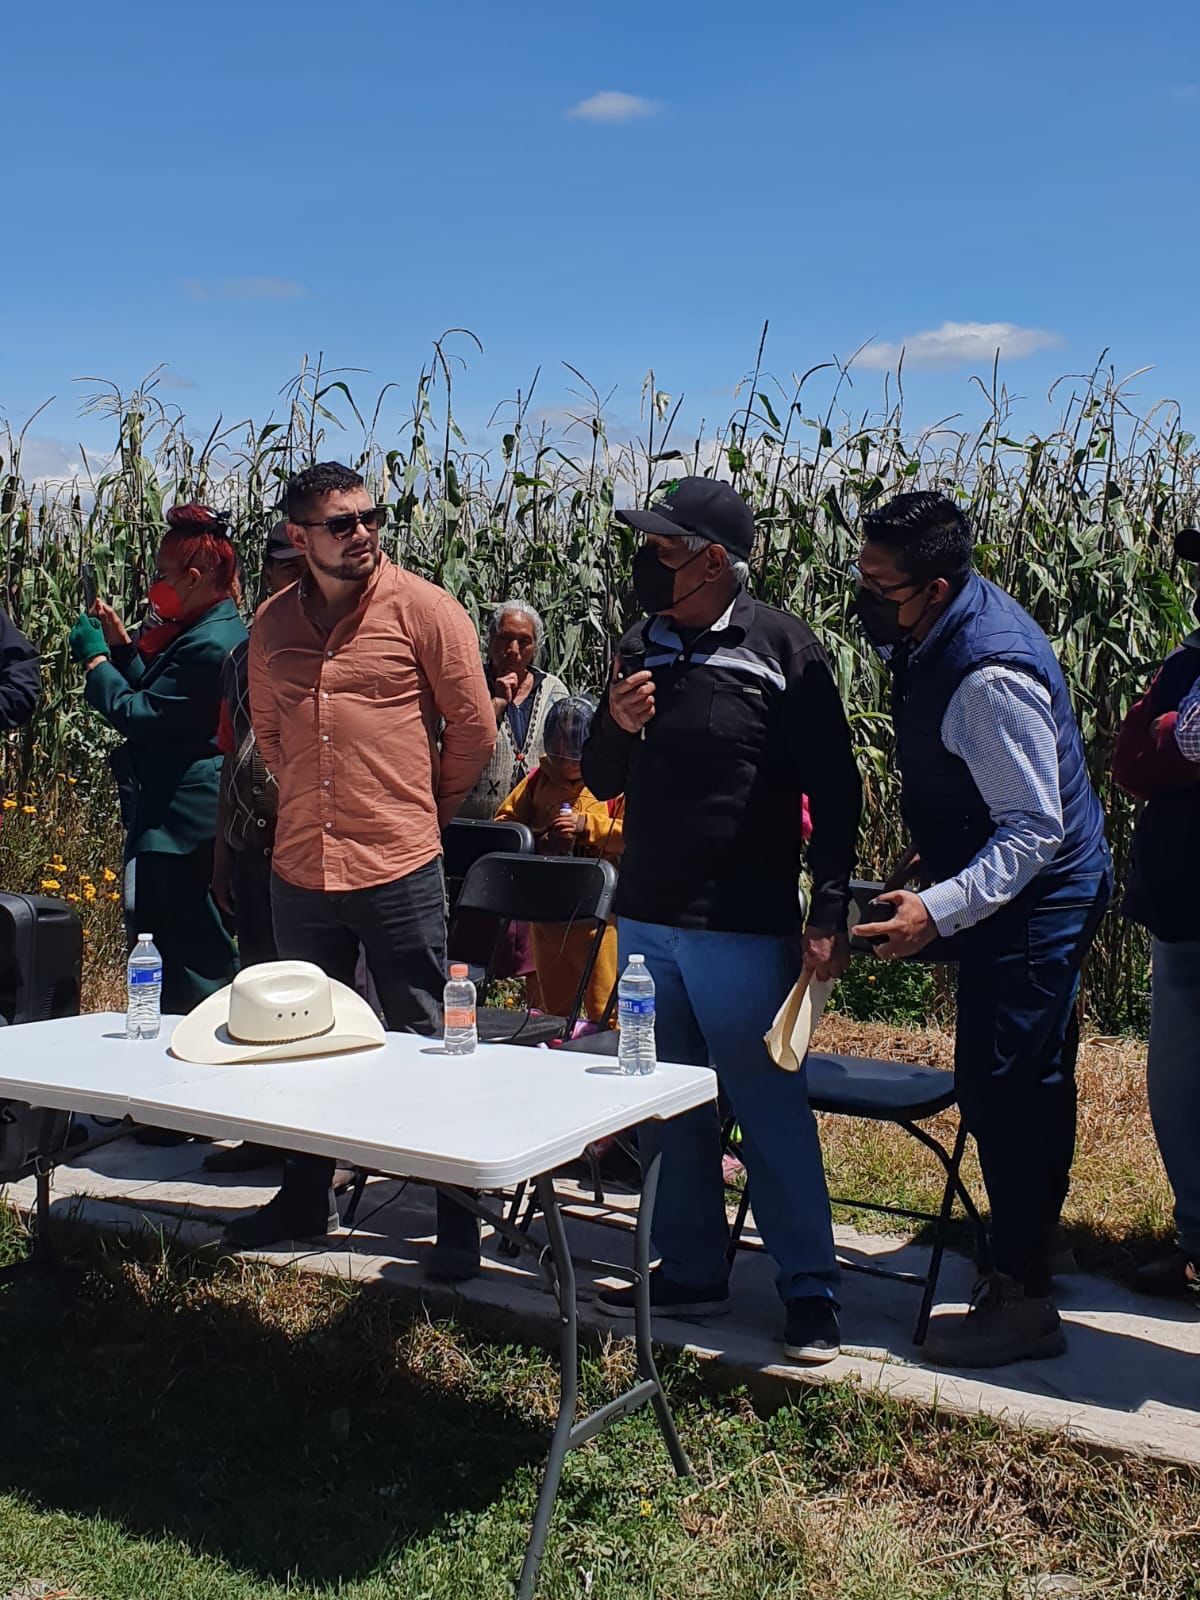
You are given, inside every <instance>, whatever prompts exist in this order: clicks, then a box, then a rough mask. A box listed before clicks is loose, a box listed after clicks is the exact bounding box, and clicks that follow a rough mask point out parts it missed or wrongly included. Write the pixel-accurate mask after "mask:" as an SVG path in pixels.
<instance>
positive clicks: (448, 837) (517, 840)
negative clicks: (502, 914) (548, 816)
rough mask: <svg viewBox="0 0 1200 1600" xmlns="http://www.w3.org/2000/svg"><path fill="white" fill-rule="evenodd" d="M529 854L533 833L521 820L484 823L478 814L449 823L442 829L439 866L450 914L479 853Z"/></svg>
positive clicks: (452, 912) (483, 854)
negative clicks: (444, 881)
mask: <svg viewBox="0 0 1200 1600" xmlns="http://www.w3.org/2000/svg"><path fill="white" fill-rule="evenodd" d="M532 854H533V834H532V833H530V831H529V829H528V828H527V827H526V826H525V824H524V823H523V822H487V821H485V820H484V819H483V818H481V817H456V818H455V819H454V821H453V822H448V823H447V824H446V826H445V827H444V828H443V829H442V865H443V867H444V868H445V873H446V893H447V896H448V898H449V901H450V914H451V916H453V915H454V911H455V908H456V906H457V905H458V896H459V893H460V892H461V890H462V886H463V881H464V879H465V878H466V876H467V873H468V872H470V870H471V868H472V867H473V866H474V865H475V863H476V862H477V861H478V860H479V859H480V858H481V857H482V856H492V855H511V856H531V855H532Z"/></svg>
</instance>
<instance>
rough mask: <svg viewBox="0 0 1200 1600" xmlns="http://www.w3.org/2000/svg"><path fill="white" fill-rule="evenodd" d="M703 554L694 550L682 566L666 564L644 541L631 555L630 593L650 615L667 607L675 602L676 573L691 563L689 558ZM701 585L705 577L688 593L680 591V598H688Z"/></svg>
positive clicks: (702, 585)
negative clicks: (631, 589) (631, 581)
mask: <svg viewBox="0 0 1200 1600" xmlns="http://www.w3.org/2000/svg"><path fill="white" fill-rule="evenodd" d="M703 554H704V551H703V550H697V551H696V553H695V554H694V555H693V556H692V557H691V558H690V559H689V560H687V561H685V562H684V563H683V566H679V567H668V566H667V565H666V564H665V563H664V562H662V561H660V560H659V558H658V555H657V553H656V552H655V550H654V549H653V547H652V546H651V545H648V544H644V545H643V546H642V548H641V549H640V550H639V551H638V553H637V554H636V555H635V556H634V558H633V594H634V598H635V599H636V600H637V603H638V605H640V606H641V608H642V610H643V611H645V612H646V613H648V615H650V616H652V617H653V616H658V615H659V613H660V612H663V611H670V609H671V608H672V606H674V605H676V604H678V601H677V600H676V596H675V574H676V573H677V572H682V571H683V569H684V567H690V566H691V564H692V562H693V561H698V560H699V558H700V557H701V556H702V555H703ZM703 587H704V580H703V579H701V580H700V582H699V583H698V584H696V586H695V588H693V589H689V590H688V592H687V594H681V595H680V596H679V601H682V600H686V599H688V597H689V596H690V595H694V594H695V593H696V592H697V590H700V589H703Z"/></svg>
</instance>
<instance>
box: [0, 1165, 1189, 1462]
mask: <svg viewBox="0 0 1200 1600" xmlns="http://www.w3.org/2000/svg"><path fill="white" fill-rule="evenodd" d="M209 1148H211V1147H209V1146H196V1145H191V1144H187V1145H180V1146H177V1147H175V1148H174V1149H165V1150H164V1149H155V1148H152V1147H149V1146H142V1145H137V1144H134V1143H133V1142H132V1141H131V1140H128V1139H122V1140H120V1141H118V1142H116V1143H114V1144H111V1145H109V1146H107V1147H105V1148H104V1149H101V1150H98V1151H95V1152H93V1153H92V1154H91V1155H90V1156H89V1157H88V1158H86V1160H85V1161H84V1162H82V1163H78V1164H75V1165H73V1166H70V1167H65V1168H62V1169H60V1170H59V1172H58V1173H57V1174H56V1175H55V1184H54V1206H53V1214H54V1215H55V1216H61V1217H66V1216H68V1215H76V1216H78V1217H79V1218H81V1219H82V1220H85V1221H88V1222H91V1223H93V1224H95V1225H96V1226H100V1227H104V1228H107V1229H123V1228H131V1227H141V1228H145V1227H149V1228H151V1229H154V1230H155V1231H161V1232H163V1233H164V1234H165V1235H166V1236H167V1237H168V1238H178V1239H179V1240H180V1242H182V1243H185V1244H188V1245H192V1246H199V1245H203V1244H206V1243H210V1242H212V1241H214V1240H215V1239H216V1238H217V1237H218V1236H219V1233H220V1230H221V1228H222V1227H223V1226H224V1224H225V1223H226V1222H227V1221H229V1220H231V1219H232V1218H233V1217H235V1216H237V1215H238V1214H239V1213H241V1212H243V1211H244V1210H245V1209H247V1208H249V1207H253V1206H257V1205H260V1204H261V1203H262V1202H263V1201H264V1200H265V1199H266V1198H267V1197H268V1196H269V1195H270V1194H271V1192H272V1191H273V1189H274V1187H275V1182H274V1181H269V1180H273V1179H277V1174H274V1173H254V1174H252V1175H250V1176H251V1177H252V1178H253V1180H254V1181H253V1182H248V1181H247V1180H246V1179H230V1178H217V1177H210V1176H209V1175H208V1174H206V1173H204V1172H203V1171H202V1169H201V1167H200V1161H201V1159H202V1157H203V1155H204V1154H205V1152H206V1150H207V1149H209ZM563 1194H564V1196H572V1197H575V1201H576V1203H574V1204H572V1206H571V1209H570V1212H569V1220H568V1229H569V1232H570V1234H571V1238H572V1242H573V1244H574V1246H575V1247H576V1248H577V1250H578V1252H579V1254H580V1255H581V1256H587V1257H591V1258H593V1259H595V1260H600V1261H613V1262H629V1261H630V1260H631V1257H632V1249H631V1244H632V1241H631V1240H630V1238H629V1230H630V1228H631V1226H632V1213H633V1206H634V1202H633V1200H632V1199H631V1198H629V1197H625V1196H618V1197H616V1198H615V1199H614V1200H613V1201H612V1203H611V1204H610V1205H609V1206H608V1207H607V1208H606V1209H605V1211H604V1212H598V1211H597V1209H596V1208H595V1207H594V1206H592V1205H591V1204H590V1203H588V1202H587V1200H586V1197H585V1195H584V1193H583V1191H581V1190H579V1189H577V1188H575V1187H574V1186H572V1185H570V1184H564V1186H563ZM9 1198H10V1200H12V1201H14V1202H15V1203H16V1204H18V1205H19V1206H21V1207H22V1208H28V1207H29V1206H31V1205H32V1203H33V1183H32V1180H30V1181H29V1182H27V1183H24V1184H20V1185H15V1186H13V1188H11V1189H10V1190H9ZM432 1230H433V1197H432V1193H431V1192H430V1191H429V1190H428V1189H425V1188H423V1187H421V1186H420V1185H417V1184H402V1183H397V1182H392V1181H390V1180H385V1179H375V1180H373V1181H372V1182H371V1183H370V1184H369V1185H368V1188H367V1192H366V1195H365V1197H364V1200H363V1204H362V1207H361V1210H360V1215H359V1225H358V1227H357V1228H356V1230H355V1231H354V1233H353V1235H352V1236H349V1237H346V1236H343V1238H342V1239H341V1240H331V1241H330V1244H331V1246H334V1248H327V1249H324V1250H320V1251H309V1252H307V1253H305V1254H302V1255H290V1254H288V1255H285V1254H271V1255H268V1256H266V1257H265V1259H268V1260H270V1261H273V1262H277V1263H279V1264H289V1263H294V1264H295V1265H296V1266H297V1267H298V1268H299V1269H300V1270H303V1271H314V1272H321V1273H337V1274H341V1275H342V1276H344V1277H347V1278H351V1279H353V1280H354V1281H355V1282H358V1283H377V1284H380V1285H382V1286H383V1287H385V1288H387V1289H390V1290H395V1291H397V1292H401V1293H407V1294H410V1295H412V1296H417V1295H419V1296H421V1297H422V1298H423V1299H424V1300H425V1301H426V1302H427V1303H428V1304H429V1305H430V1306H431V1307H432V1308H434V1309H437V1310H443V1309H445V1308H446V1307H447V1306H448V1305H450V1304H452V1303H453V1302H454V1301H455V1300H457V1299H458V1296H457V1295H455V1294H454V1293H452V1292H450V1291H447V1290H445V1289H440V1290H439V1289H435V1288H434V1287H433V1286H430V1285H427V1284H426V1283H425V1282H424V1278H423V1275H422V1266H421V1263H422V1261H423V1260H424V1258H425V1256H426V1254H427V1252H428V1249H429V1245H430V1240H431V1235H432ZM837 1234H838V1247H839V1250H840V1251H841V1253H842V1254H843V1255H844V1256H845V1257H846V1258H847V1259H850V1260H856V1259H857V1260H873V1261H876V1262H880V1263H882V1264H886V1265H887V1266H889V1267H892V1268H899V1269H903V1270H909V1271H914V1270H915V1271H922V1270H923V1268H924V1264H925V1262H926V1260H927V1258H928V1252H927V1250H925V1249H924V1248H923V1247H920V1246H916V1245H906V1244H903V1243H901V1242H900V1241H899V1240H897V1239H895V1238H884V1237H877V1236H873V1235H868V1234H861V1233H857V1232H856V1231H854V1230H853V1229H850V1228H839V1229H838V1230H837ZM749 1237H750V1238H753V1229H752V1228H751V1229H750V1230H749ZM484 1253H485V1258H486V1265H485V1269H484V1271H483V1273H482V1274H481V1276H480V1277H479V1278H478V1279H476V1280H474V1281H472V1282H471V1283H468V1284H465V1285H463V1286H462V1295H461V1298H462V1300H463V1301H464V1302H466V1303H467V1304H468V1305H470V1306H474V1307H478V1308H480V1309H485V1310H488V1311H490V1312H492V1313H498V1314H502V1316H503V1317H504V1319H505V1320H506V1321H508V1322H510V1323H511V1325H512V1328H513V1331H514V1332H515V1333H517V1334H520V1333H521V1332H525V1333H528V1334H531V1335H534V1336H539V1337H543V1338H544V1337H546V1335H547V1334H550V1335H551V1336H552V1337H556V1332H555V1330H556V1327H557V1324H556V1318H555V1312H554V1307H553V1302H552V1301H551V1299H550V1297H549V1295H548V1294H547V1293H546V1291H545V1289H544V1288H543V1286H542V1283H541V1279H540V1278H539V1277H538V1276H537V1274H536V1272H535V1271H533V1270H532V1264H531V1261H530V1259H529V1258H528V1257H526V1258H523V1259H522V1260H521V1261H519V1262H511V1261H508V1260H506V1259H503V1258H499V1257H498V1256H497V1253H496V1250H495V1246H494V1241H493V1242H489V1243H488V1244H485V1250H484ZM972 1277H973V1271H972V1267H971V1264H970V1263H969V1262H968V1261H966V1260H965V1259H963V1258H962V1257H961V1256H957V1255H954V1254H951V1253H948V1254H947V1256H946V1258H945V1262H944V1265H943V1268H942V1278H941V1284H940V1287H939V1300H940V1303H941V1304H942V1305H949V1306H961V1305H962V1303H963V1301H964V1300H965V1298H966V1296H967V1294H968V1293H969V1291H970V1287H971V1282H972ZM605 1281H607V1280H606V1279H605V1277H604V1276H603V1274H597V1273H594V1272H591V1271H589V1270H587V1269H581V1271H580V1279H579V1291H580V1301H581V1318H582V1320H583V1321H584V1322H585V1323H587V1324H588V1325H589V1326H592V1327H594V1328H597V1329H600V1330H603V1331H605V1332H615V1333H618V1334H620V1333H621V1332H623V1330H624V1325H623V1324H622V1323H619V1322H617V1323H614V1322H613V1321H612V1320H611V1319H610V1318H608V1317H606V1316H605V1315H604V1314H603V1313H602V1312H601V1311H599V1309H598V1308H597V1307H596V1305H595V1303H594V1302H595V1295H596V1290H597V1287H598V1286H599V1285H601V1284H603V1283H604V1282H605ZM733 1289H734V1296H733V1311H732V1314H731V1315H729V1316H726V1317H720V1318H715V1319H712V1320H711V1321H708V1322H704V1323H700V1322H688V1321H682V1320H673V1319H665V1318H664V1319H659V1320H658V1321H657V1322H656V1333H657V1335H658V1337H659V1338H661V1340H662V1342H663V1344H664V1345H671V1346H678V1347H680V1348H686V1349H689V1350H692V1351H695V1352H696V1353H697V1354H698V1355H700V1356H701V1357H702V1358H707V1359H711V1360H714V1361H716V1362H719V1363H720V1364H721V1365H722V1368H724V1369H728V1377H729V1379H730V1380H731V1381H734V1382H747V1383H754V1382H756V1381H758V1382H762V1381H765V1380H770V1381H774V1382H781V1381H782V1382H802V1383H811V1382H827V1381H829V1380H831V1379H845V1378H851V1377H853V1378H855V1379H857V1380H858V1381H859V1382H860V1383H862V1384H865V1385H868V1386H870V1387H873V1388H877V1389H879V1390H881V1391H883V1392H885V1393H887V1394H890V1395H894V1396H896V1397H898V1398H902V1399H905V1400H910V1401H914V1402H917V1403H920V1404H925V1405H936V1406H939V1407H941V1408H942V1409H944V1410H947V1411H950V1412H954V1413H957V1414H961V1415H976V1414H978V1413H980V1412H984V1413H987V1414H988V1415H990V1416H993V1417H997V1418H1002V1419H1003V1420H1004V1421H1005V1422H1008V1423H1010V1424H1013V1425H1018V1426H1027V1427H1032V1428H1037V1429H1049V1430H1054V1431H1058V1432H1062V1433H1065V1434H1069V1435H1070V1436H1072V1437H1073V1438H1075V1439H1077V1440H1079V1441H1081V1442H1087V1443H1090V1444H1095V1445H1100V1446H1102V1447H1106V1448H1111V1449H1117V1450H1123V1451H1131V1452H1134V1453H1137V1454H1141V1455H1146V1456H1151V1457H1155V1458H1158V1459H1161V1460H1166V1461H1176V1462H1187V1463H1190V1464H1193V1465H1196V1466H1200V1309H1198V1308H1197V1307H1195V1306H1192V1305H1187V1304H1182V1303H1179V1304H1177V1303H1174V1302H1155V1301H1151V1300H1146V1299H1144V1298H1140V1297H1138V1296H1135V1295H1133V1294H1131V1293H1130V1292H1129V1291H1128V1290H1126V1289H1123V1288H1121V1287H1120V1286H1119V1285H1117V1284H1115V1283H1112V1282H1110V1281H1108V1280H1107V1279H1103V1278H1092V1277H1085V1276H1083V1275H1079V1276H1075V1277H1070V1278H1065V1279H1062V1280H1061V1281H1060V1284H1059V1291H1060V1292H1059V1305H1060V1309H1061V1310H1062V1312H1063V1315H1064V1317H1065V1319H1066V1321H1067V1323H1068V1340H1069V1347H1068V1352H1067V1354H1066V1355H1065V1356H1062V1357H1060V1358H1059V1359H1057V1360H1054V1361H1039V1362H1028V1363H1022V1364H1017V1365H1014V1366H1010V1367H1003V1368H996V1369H994V1370H993V1371H991V1372H988V1373H983V1374H976V1375H968V1374H956V1373H952V1372H946V1371H938V1370H936V1369H934V1368H930V1367H926V1366H924V1365H922V1364H921V1361H920V1353H919V1352H918V1351H917V1350H915V1349H914V1347H913V1345H912V1342H911V1338H912V1328H913V1323H914V1321H915V1318H916V1312H917V1305H918V1300H919V1293H918V1291H917V1290H915V1289H913V1288H911V1287H909V1286H906V1285H903V1284H897V1283H892V1282H888V1281H886V1280H883V1279H878V1278H868V1277H864V1276H862V1275H861V1274H859V1273H847V1274H846V1275H845V1278H844V1284H843V1294H842V1300H843V1309H842V1330H843V1337H844V1338H845V1340H846V1341H847V1343H846V1347H845V1354H843V1356H842V1357H841V1358H840V1359H839V1360H837V1361H835V1362H832V1363H831V1364H830V1365H828V1366H826V1367H822V1368H818V1369H812V1368H801V1367H796V1366H794V1365H792V1364H791V1363H789V1362H787V1361H786V1360H785V1359H784V1358H783V1356H782V1352H781V1349H780V1346H779V1342H778V1341H779V1337H780V1332H781V1309H780V1306H779V1302H778V1299H777V1298H776V1295H775V1291H774V1287H773V1284H772V1268H771V1263H770V1261H769V1260H768V1258H767V1257H766V1256H765V1255H763V1254H762V1253H761V1251H757V1250H744V1251H742V1252H741V1254H740V1255H739V1259H738V1263H737V1266H736V1268H735V1271H734V1278H733ZM725 1375H726V1374H725V1372H723V1373H722V1376H723V1377H724V1376H725Z"/></svg>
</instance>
